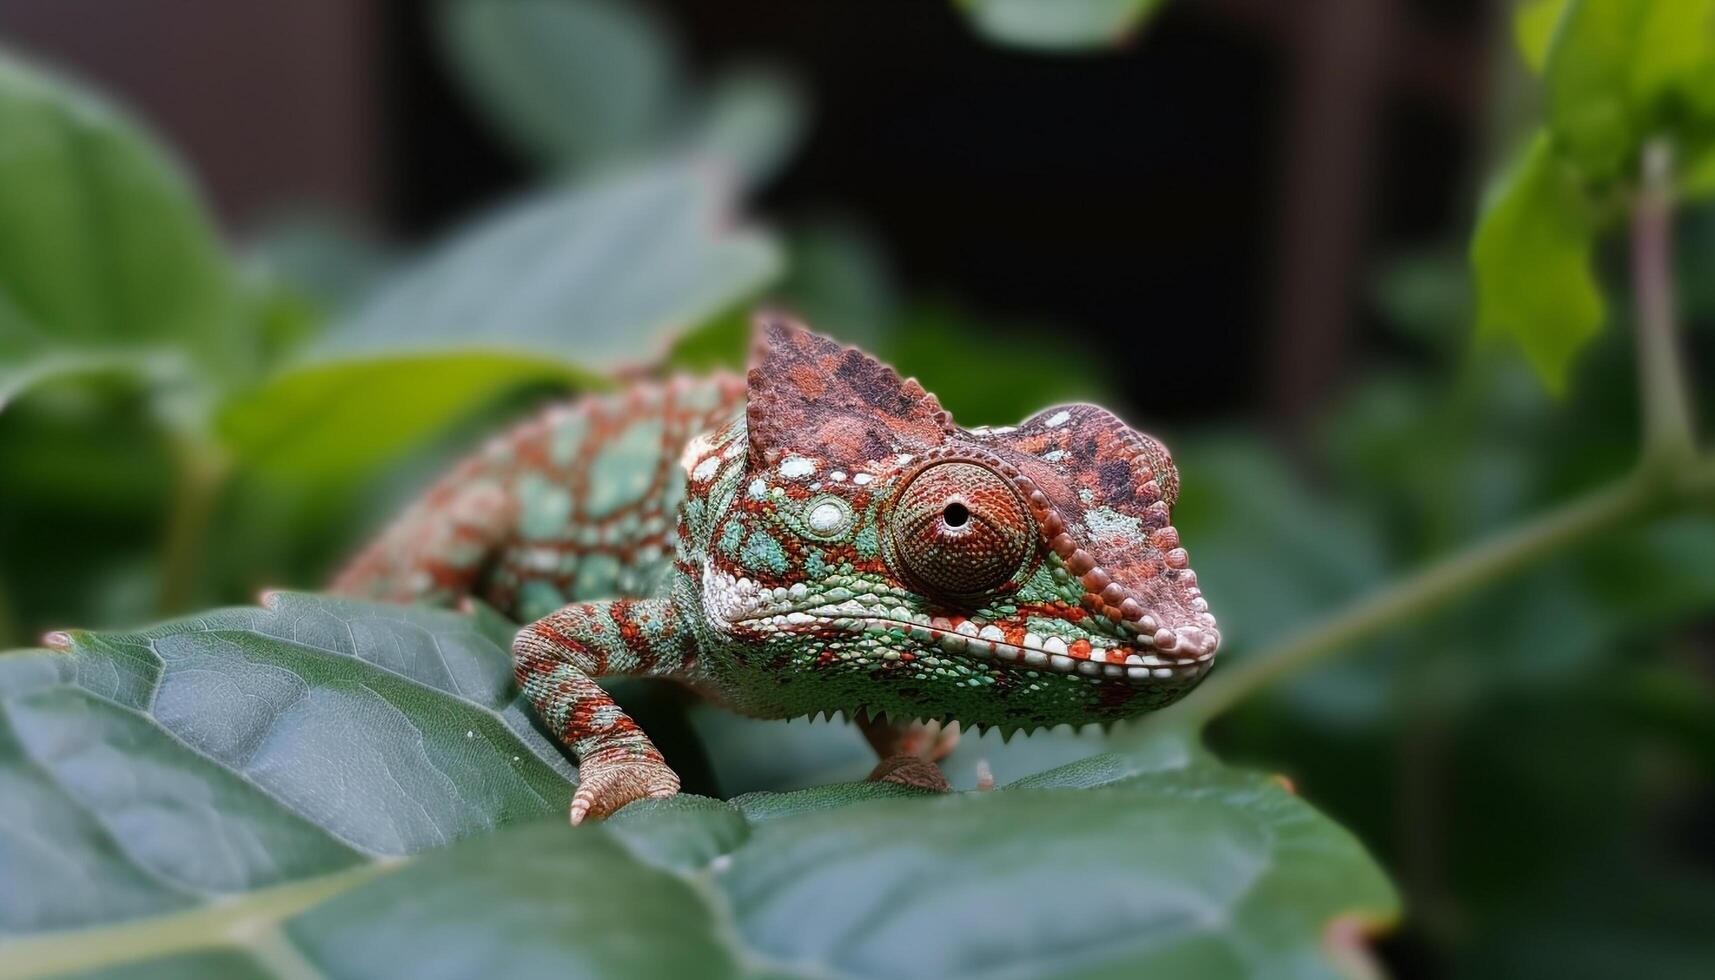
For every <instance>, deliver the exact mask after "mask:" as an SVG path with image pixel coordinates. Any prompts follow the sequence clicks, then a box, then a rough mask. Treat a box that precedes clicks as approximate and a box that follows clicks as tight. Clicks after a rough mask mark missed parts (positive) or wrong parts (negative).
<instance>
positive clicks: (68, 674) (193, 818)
mask: <svg viewBox="0 0 1715 980" xmlns="http://www.w3.org/2000/svg"><path fill="white" fill-rule="evenodd" d="M68 643H69V646H68V648H67V649H66V650H64V651H63V652H48V651H40V652H24V653H17V654H10V655H7V656H5V657H0V782H3V783H4V784H5V791H4V792H0V827H4V828H6V829H5V830H4V831H0V879H3V880H6V881H11V882H18V881H28V882H31V883H32V885H33V887H31V888H29V889H19V888H12V887H8V888H5V889H0V896H3V897H0V934H7V933H11V934H17V933H27V932H36V931H40V930H43V929H54V928H62V929H63V928H70V927H75V926H86V925H91V924H94V923H99V922H109V921H115V920H121V919H127V918H133V917H135V916H138V915H142V914H146V913H158V912H163V911H167V910H174V909H186V908H194V907H197V906H204V905H207V904H209V903H211V902H215V901H217V900H219V899H221V898H222V897H223V896H228V895H231V894H233V893H237V892H243V891H249V890H252V889H256V888H264V887H269V886H276V885H283V884H287V883H290V882H292V881H295V880H297V879H300V878H304V877H306V876H311V875H317V874H326V873H329V872H332V871H337V870H340V869H345V868H350V867H353V866H355V865H359V864H362V863H364V862H368V861H372V860H375V859H378V858H381V857H385V856H390V855H401V854H408V853H411V852H414V851H418V850H421V849H423V848H426V847H432V846H438V845H441V844H445V843H447V842H448V841H451V840H455V839H458V838H460V837H465V836H469V835H470V834H473V833H476V832H478V831H483V830H490V829H493V828H495V827H498V826H501V825H503V824H506V823H509V822H512V821H515V820H518V819H521V818H525V817H533V816H540V815H542V814H547V813H557V812H559V811H561V810H562V809H564V808H565V807H566V806H567V804H568V802H569V800H570V795H571V794H570V788H569V787H570V777H571V768H570V766H569V764H568V763H567V762H566V760H565V759H564V757H563V756H561V755H560V753H559V752H558V750H557V749H556V748H555V747H554V746H553V745H552V744H551V743H549V742H548V741H547V740H546V739H545V738H543V737H542V736H541V735H539V734H538V733H537V732H536V731H535V730H534V729H533V728H532V727H531V725H530V721H529V719H528V716H527V715H526V714H525V712H524V710H523V709H522V708H521V707H519V706H518V705H516V704H514V703H513V701H514V690H513V685H512V680H511V677H512V672H511V669H510V662H509V658H508V656H507V654H506V652H505V651H504V650H502V649H500V648H499V647H497V646H496V645H495V644H494V643H493V642H492V641H491V640H489V639H487V638H486V637H484V636H483V635H482V634H481V633H479V632H478V631H477V630H476V628H475V627H473V626H472V625H471V624H470V623H469V622H468V620H466V619H465V618H464V617H459V616H455V615H452V614H449V613H441V612H434V611H427V610H410V609H401V608H390V607H384V606H365V605H361V604H355V603H347V602H341V601H336V600H329V599H319V598H315V597H309V596H294V595H281V596H279V597H277V598H276V599H275V601H274V603H273V606H272V608H270V609H262V610H259V609H235V610H227V611H221V612H215V613H210V614H208V615H206V616H201V617H197V618H194V619H188V620H183V621H179V622H176V623H171V624H168V625H165V626H160V627H156V628H153V629H150V630H145V631H142V632H138V633H127V634H101V633H95V634H89V633H73V634H70V636H69V638H68Z"/></svg>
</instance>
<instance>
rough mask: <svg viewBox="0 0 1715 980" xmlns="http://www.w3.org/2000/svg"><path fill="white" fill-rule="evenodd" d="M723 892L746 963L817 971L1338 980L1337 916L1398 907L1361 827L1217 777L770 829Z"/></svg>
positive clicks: (1198, 772) (1180, 775)
mask: <svg viewBox="0 0 1715 980" xmlns="http://www.w3.org/2000/svg"><path fill="white" fill-rule="evenodd" d="M799 795H801V794H788V796H789V797H796V796H799ZM715 881H716V884H717V885H718V887H719V888H720V890H721V892H722V893H723V894H724V895H725V896H726V898H727V901H728V902H729V903H730V907H731V909H732V914H733V917H734V919H735V921H736V926H737V929H738V932H739V934H740V935H741V936H742V938H743V940H744V942H745V943H746V944H747V946H748V947H749V948H750V949H751V950H752V951H753V952H754V953H756V954H760V956H761V957H762V958H764V959H765V960H767V961H770V962H776V963H784V964H792V965H795V966H799V967H800V968H805V967H807V968H808V969H807V970H806V972H813V973H816V974H818V975H845V976H930V977H960V976H973V975H988V974H990V973H992V972H993V971H995V970H996V969H998V968H1000V967H1002V966H1004V967H1007V968H1010V969H1011V970H1014V971H1018V972H1021V973H1023V974H1028V975H1042V976H1088V975H1092V974H1097V973H1100V974H1103V975H1113V976H1199V977H1225V976H1253V975H1257V974H1259V973H1263V972H1266V973H1270V974H1278V975H1294V974H1299V973H1304V974H1306V975H1326V974H1329V973H1331V972H1332V971H1331V970H1330V968H1329V963H1328V961H1327V959H1326V956H1325V953H1324V950H1323V949H1322V947H1321V942H1322V939H1321V937H1322V936H1323V934H1324V931H1325V930H1326V929H1327V927H1328V925H1329V923H1330V922H1332V921H1333V920H1335V919H1337V918H1342V917H1346V916H1355V917H1357V918H1359V919H1361V920H1363V921H1366V922H1370V923H1372V924H1375V923H1380V922H1383V921H1387V920H1390V919H1391V918H1392V917H1393V916H1394V915H1395V914H1396V907H1395V899H1394V897H1393V894H1392V889H1391V888H1390V887H1389V885H1388V883H1387V880H1386V879H1385V878H1384V877H1383V876H1382V875H1381V874H1380V872H1379V871H1377V870H1376V868H1375V866H1374V865H1373V864H1372V863H1371V862H1370V860H1369V858H1368V857H1367V855H1365V853H1364V851H1363V848H1362V847H1361V846H1360V845H1359V844H1358V843H1357V842H1356V841H1355V840H1353V839H1352V838H1351V837H1350V836H1349V835H1347V834H1345V833H1344V832H1342V831H1339V830H1337V829H1336V828H1334V827H1333V826H1332V825H1331V824H1329V823H1328V822H1327V821H1326V820H1324V819H1323V818H1321V817H1320V816H1318V815H1317V814H1316V812H1315V811H1314V810H1312V809H1311V808H1310V807H1309V806H1307V805H1306V804H1304V803H1303V802H1302V801H1300V800H1298V799H1297V798H1295V797H1293V796H1292V795H1291V794H1289V793H1288V792H1286V791H1285V790H1284V789H1283V788H1281V787H1280V786H1279V785H1278V784H1277V783H1275V782H1274V781H1272V780H1270V779H1268V778H1266V777H1263V776H1259V775H1255V774H1250V773H1242V772H1234V771H1230V770H1223V769H1220V768H1217V767H1194V768H1189V769H1182V770H1176V771H1162V772H1151V773H1146V774H1142V775H1136V776H1130V777H1127V778H1122V779H1118V780H1116V781H1114V782H1110V783H1108V784H1106V785H1102V786H1097V787H1095V788H1090V789H1058V790H1037V789H1008V790H1002V791H998V792H992V793H971V794H963V795H956V796H939V797H937V796H925V795H921V794H919V795H916V796H912V797H904V798H896V799H881V800H872V801H868V802H862V803H857V804H854V805H850V806H843V807H836V808H827V809H820V810H814V811H811V812H802V813H799V814H797V815H794V816H781V817H776V818H775V819H771V820H768V821H766V822H762V823H757V824H755V825H754V826H753V829H752V832H751V835H750V839H749V840H748V841H747V842H746V843H745V845H744V847H742V848H741V849H739V850H738V851H736V852H734V853H733V854H732V855H731V861H730V865H728V866H727V867H725V868H724V869H723V870H721V871H720V873H718V874H717V875H716V876H715ZM1020 903H1022V905H1023V906H1024V907H1026V908H1037V907H1040V908H1044V909H1046V908H1053V909H1058V910H1059V914H1041V915H1033V914H1017V913H1018V911H1019V907H1020ZM805 909H815V910H816V914H814V915H805V914H804V910H805ZM1078 910H1084V911H1086V912H1087V911H1088V910H1099V912H1096V913H1095V914H1079V911H1078Z"/></svg>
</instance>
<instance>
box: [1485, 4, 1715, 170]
mask: <svg viewBox="0 0 1715 980" xmlns="http://www.w3.org/2000/svg"><path fill="white" fill-rule="evenodd" d="M1547 7H1563V8H1564V9H1563V10H1562V11H1561V12H1560V14H1559V16H1557V17H1554V18H1553V20H1552V24H1553V30H1552V32H1551V33H1549V34H1547V35H1544V33H1543V30H1542V28H1543V25H1544V24H1545V23H1548V22H1549V15H1548V14H1547V13H1546V12H1545V9H1544V8H1547ZM1518 24H1519V31H1520V37H1521V43H1522V44H1523V46H1524V47H1525V52H1526V58H1527V60H1531V61H1532V63H1533V65H1536V64H1538V60H1537V53H1538V52H1541V53H1542V55H1541V57H1542V60H1541V62H1540V64H1541V67H1542V72H1543V81H1544V86H1545V91H1546V94H1547V121H1548V126H1549V130H1550V131H1551V132H1552V133H1553V135H1554V139H1555V143H1556V146H1557V148H1558V149H1559V150H1560V151H1561V152H1562V153H1563V154H1565V155H1567V156H1568V158H1570V159H1572V160H1573V161H1575V162H1577V164H1578V165H1579V166H1580V167H1581V168H1582V169H1583V170H1584V171H1585V172H1586V174H1587V176H1589V177H1590V178H1592V179H1595V180H1607V179H1612V178H1615V177H1618V176H1621V175H1623V174H1624V172H1625V170H1626V168H1627V166H1628V165H1629V164H1630V162H1631V161H1632V159H1633V158H1634V157H1635V155H1636V153H1637V150H1638V147H1639V145H1640V144H1641V143H1642V141H1643V140H1644V139H1646V138H1648V137H1651V136H1655V135H1660V134H1662V133H1664V132H1674V131H1680V130H1682V129H1683V128H1684V126H1685V124H1686V123H1688V122H1693V123H1694V122H1697V121H1700V120H1701V121H1703V122H1707V121H1708V120H1709V119H1710V117H1711V116H1715V0H1675V2H1672V3H1638V2H1636V0H1569V2H1566V3H1564V4H1540V5H1536V6H1533V7H1531V8H1528V9H1526V10H1525V11H1522V12H1521V14H1520V19H1519V21H1518ZM1545 39H1546V41H1547V44H1546V47H1542V46H1541V42H1542V41H1544V40H1545ZM1681 135H1684V134H1683V133H1682V134H1681Z"/></svg>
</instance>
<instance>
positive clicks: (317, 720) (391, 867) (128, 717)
mask: <svg viewBox="0 0 1715 980" xmlns="http://www.w3.org/2000/svg"><path fill="white" fill-rule="evenodd" d="M493 633H494V631H493V630H491V629H488V628H487V627H486V626H485V625H484V624H483V623H480V622H477V621H474V620H473V619H471V618H470V617H462V616H457V615H453V614H450V613H444V612H436V611H429V610H409V609H400V608H394V607H384V606H371V605H366V604H362V603H351V602H342V601H335V600H330V599H323V598H318V597H313V596H297V595H283V596H278V597H277V598H276V600H275V603H274V605H273V607H272V608H271V609H270V610H266V611H262V610H228V611H222V612H215V613H210V614H208V615H206V616H202V617H198V618H194V619H188V620H184V621H181V622H178V623H172V624H168V625H165V626H160V627H156V628H154V629H150V630H146V631H142V632H138V633H132V634H78V635H76V636H74V637H73V638H72V640H71V646H70V649H68V650H66V651H64V652H49V651H23V652H19V653H13V654H9V655H5V656H0V719H3V720H4V722H5V724H4V725H0V788H3V789H4V792H3V793H0V817H3V819H0V878H4V879H5V880H8V881H30V882H33V883H36V885H37V887H33V888H30V889H9V890H6V891H4V892H0V934H4V935H6V936H8V937H10V938H9V941H7V942H4V943H0V964H4V969H9V970H14V971H21V972H25V973H28V972H32V971H43V970H58V969H99V968H106V969H110V970H119V969H124V968H130V967H140V968H154V969H158V970H165V971H179V972H183V971H190V970H195V969H203V970H208V969H217V968H218V969H219V970H243V971H248V972H250V973H253V974H255V975H259V976H275V975H280V974H279V972H278V970H279V964H280V962H281V960H279V959H278V957H279V955H280V954H281V951H282V950H289V951H290V954H291V955H290V958H291V960H292V961H293V962H308V963H309V964H311V965H313V966H315V967H317V968H318V969H320V970H322V971H324V972H326V973H329V974H338V975H345V976H380V975H397V974H399V973H400V972H405V973H420V972H425V971H429V970H430V968H431V967H433V968H434V969H435V970H436V971H449V970H450V972H452V973H454V974H459V975H469V974H472V973H490V972H492V973H505V974H507V975H549V974H552V975H559V974H560V973H562V972H563V971H564V970H566V969H568V968H573V967H584V968H587V969H592V970H595V971H596V972H599V973H603V974H604V975H626V976H630V975H639V976H643V975H656V971H659V970H663V969H680V970H691V969H695V970H697V971H698V972H701V973H705V974H706V973H714V974H732V975H737V974H747V975H757V974H758V973H760V972H767V973H768V974H769V975H787V976H791V975H816V976H824V975H829V974H835V973H837V974H841V975H851V976H935V977H942V976H965V975H974V974H985V975H986V974H988V973H990V972H992V971H993V970H995V969H997V968H1006V967H1009V966H1010V967H1011V968H1014V969H1028V970H1029V971H1031V972H1032V973H1035V974H1039V975H1087V974H1088V973H1089V972H1091V971H1110V972H1111V971H1121V970H1123V971H1128V972H1135V971H1138V970H1152V971H1167V972H1177V973H1185V972H1191V973H1195V974H1197V975H1199V976H1209V977H1223V976H1235V977H1236V976H1249V975H1254V974H1255V973H1256V971H1257V970H1259V969H1262V968H1264V967H1266V968H1267V969H1269V970H1272V971H1284V972H1292V973H1300V972H1303V973H1307V974H1318V975H1320V974H1328V973H1330V972H1331V965H1330V962H1329V956H1330V954H1331V952H1334V951H1333V950H1330V949H1329V948H1328V947H1326V946H1325V945H1324V943H1325V942H1327V941H1328V937H1329V936H1330V935H1337V934H1341V933H1342V932H1343V930H1342V929H1341V928H1338V927H1335V925H1334V923H1336V922H1350V923H1354V924H1357V925H1359V926H1375V925H1378V924H1381V923H1385V922H1387V921H1390V920H1391V919H1392V918H1393V916H1394V915H1396V914H1397V908H1396V901H1395V898H1394V896H1393V893H1392V889H1391V888H1390V886H1389V885H1388V883H1387V880H1386V879H1385V877H1383V875H1382V874H1381V872H1380V871H1379V870H1378V869H1377V868H1376V866H1375V865H1374V864H1373V863H1372V862H1371V861H1370V860H1369V858H1368V856H1367V855H1365V853H1364V851H1363V849H1362V848H1361V847H1360V846H1359V845H1358V844H1357V842H1356V841H1355V840H1353V839H1352V838H1351V837H1350V836H1349V835H1348V834H1346V833H1345V832H1344V831H1341V830H1340V829H1339V828H1338V827H1336V826H1334V825H1333V824H1331V823H1329V822H1328V821H1327V820H1325V819H1323V818H1322V817H1321V816H1319V815H1318V814H1317V813H1316V812H1315V811H1314V810H1313V809H1311V808H1310V807H1309V806H1308V805H1307V804H1305V803H1303V802H1302V801H1300V800H1298V799H1297V798H1296V797H1294V796H1293V795H1292V794H1291V793H1289V792H1288V791H1287V790H1285V789H1284V788H1283V787H1282V786H1281V785H1280V784H1279V783H1278V782H1276V781H1275V780H1271V779H1269V778H1266V777H1263V776H1260V775H1256V774H1250V773H1244V772H1238V771H1232V770H1226V769H1223V768H1221V767H1219V766H1218V765H1215V764H1213V763H1212V762H1209V761H1207V760H1206V759H1202V758H1200V757H1199V758H1198V759H1196V760H1195V761H1183V762H1181V763H1180V764H1178V765H1173V766H1165V767H1164V766H1163V765H1161V764H1159V763H1157V764H1153V765H1145V764H1142V763H1140V762H1137V761H1133V760H1130V759H1129V758H1128V757H1126V756H1123V755H1106V756H1100V757H1097V758H1096V759H1093V760H1086V761H1085V762H1081V763H1077V764H1074V765H1073V766H1070V767H1067V769H1066V770H1065V772H1064V773H1063V774H1057V773H1056V772H1049V773H1044V774H1041V775H1039V776H1037V777H1034V778H1032V779H1030V780H1028V781H1027V782H1026V783H1025V784H1021V786H1020V787H1018V788H1014V789H1005V790H1001V791H999V792H992V793H977V794H958V795H948V796H920V795H917V794H915V793H913V792H912V791H909V790H905V789H902V788H900V787H895V786H889V785H883V784H869V783H857V784H851V785H846V786H828V787H821V788H819V789H811V790H803V791H799V792H796V793H787V794H752V795H749V796H745V797H743V798H741V799H739V800H737V801H735V803H734V804H725V803H720V802H717V801H713V800H707V799H699V798H694V797H679V798H676V799H673V800H667V801H651V802H650V803H648V804H640V805H636V806H633V807H630V808H627V809H626V810H625V811H623V812H622V813H620V814H619V815H617V816H616V817H614V818H613V819H612V820H610V821H609V822H608V823H606V824H604V825H600V826H591V827H583V828H579V829H577V830H573V829H571V828H569V827H566V826H565V825H564V823H563V819H564V818H563V815H562V811H563V809H564V807H565V806H566V803H567V800H568V797H569V789H570V783H569V781H568V776H569V771H568V768H567V765H566V762H565V760H564V759H563V758H562V757H561V756H560V755H559V754H558V753H557V752H556V751H555V750H554V749H553V747H552V746H551V745H550V744H549V743H548V742H547V741H546V740H545V739H544V738H543V737H542V736H541V735H540V734H538V733H537V732H536V730H535V729H534V728H533V727H531V725H530V722H529V720H528V718H527V717H526V716H525V715H524V713H523V712H522V711H521V709H520V708H519V706H518V704H517V702H516V700H515V693H514V691H513V688H512V686H511V684H510V669H509V666H508V664H507V657H506V654H505V652H504V651H503V650H502V649H501V647H500V646H498V645H497V644H496V643H495V642H494V641H493V639H491V636H492V635H493ZM335 760H337V764H333V763H334V761H335ZM1047 787H1055V788H1047ZM549 814H551V816H546V815H549ZM538 815H542V816H545V819H544V820H543V821H542V822H541V823H528V824H526V825H524V826H519V827H513V828H511V829H507V830H504V831H502V832H501V833H499V834H494V835H487V836H478V837H475V839H472V840H467V841H465V842H464V843H462V844H458V845H455V846H454V847H453V848H451V849H448V850H444V851H435V852H433V853H427V854H420V852H423V851H425V850H426V849H431V848H435V847H438V846H439V845H442V844H445V843H448V842H451V841H454V840H457V839H459V838H467V837H473V836H474V835H480V834H484V832H486V831H489V830H493V829H495V828H498V827H501V826H503V825H506V824H513V823H518V822H520V821H524V820H527V819H528V818H531V817H533V816H538ZM24 828H28V832H27V833H26V832H25V830H24ZM1169 844H1170V845H1171V846H1168V845H1169ZM409 854H419V856H418V857H415V858H412V859H410V860H407V861H403V862H401V861H398V860H391V861H381V860H379V859H380V858H382V857H383V856H388V855H409ZM997 896H1005V897H1007V898H1008V902H1009V903H1010V905H1011V906H1017V907H1022V908H1025V909H1026V910H1027V911H1028V909H1029V908H1037V907H1039V908H1042V909H1062V910H1064V909H1070V908H1096V909H1100V910H1101V914H1100V915H1077V916H1067V915H1031V914H1018V915H1011V914H1007V913H997V912H996V911H995V907H994V905H993V901H994V900H995V898H996V897H997ZM812 897H813V901H814V903H815V907H816V910H817V911H816V915H814V916H812V917H808V918H806V916H805V915H804V914H803V909H804V908H805V905H804V903H805V902H806V901H808V900H812ZM1020 903H1022V905H1020ZM997 914H1001V915H1002V918H1003V920H1004V921H1003V923H997V921H996V919H995V916H996V915H997ZM999 924H1004V928H997V925H999ZM760 964H769V965H770V969H769V970H767V971H763V969H762V967H761V966H760Z"/></svg>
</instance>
